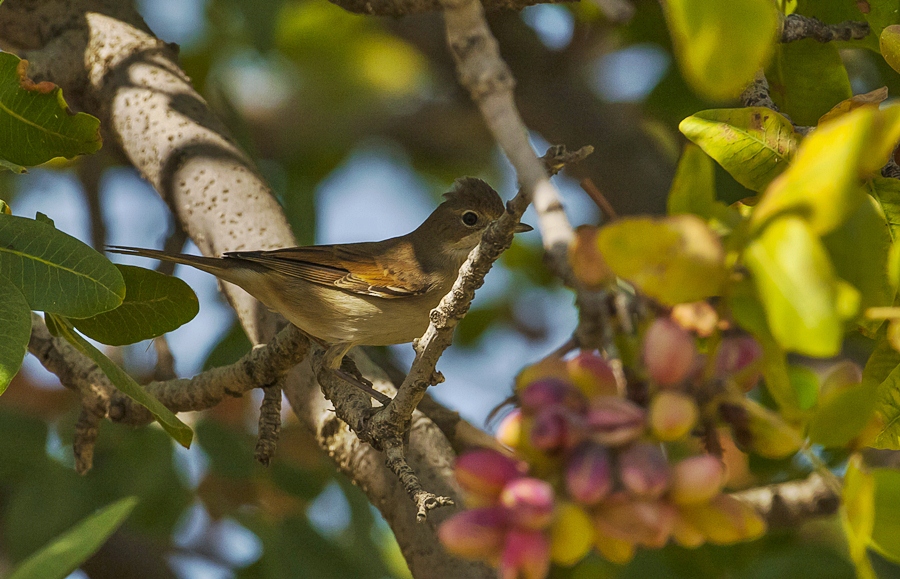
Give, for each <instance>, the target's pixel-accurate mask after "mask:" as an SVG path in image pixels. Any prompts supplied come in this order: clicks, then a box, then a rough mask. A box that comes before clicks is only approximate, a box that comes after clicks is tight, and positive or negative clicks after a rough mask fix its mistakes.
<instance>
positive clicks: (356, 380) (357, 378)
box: [332, 358, 391, 406]
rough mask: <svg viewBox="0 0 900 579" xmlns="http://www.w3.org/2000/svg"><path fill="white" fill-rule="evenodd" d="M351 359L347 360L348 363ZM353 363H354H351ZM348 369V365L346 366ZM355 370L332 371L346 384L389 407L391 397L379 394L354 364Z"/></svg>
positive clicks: (339, 369)
mask: <svg viewBox="0 0 900 579" xmlns="http://www.w3.org/2000/svg"><path fill="white" fill-rule="evenodd" d="M347 360H349V358H345V359H344V361H345V362H346V361H347ZM351 362H352V361H351ZM345 367H346V365H345ZM353 370H355V372H352V373H351V372H348V371H346V370H345V369H344V368H335V369H333V370H332V372H334V374H335V376H337V377H339V378H340V379H341V380H343V381H344V382H349V383H350V384H352V385H354V386H356V387H357V388H359V389H360V390H362V391H363V392H365V393H366V394H368V395H369V396H371V397H372V398H374V399H375V400H377V401H378V402H381V403H382V404H383V405H385V406H386V405H387V404H388V403H389V402H390V401H391V397H390V396H388V395H386V394H383V393H381V392H379V391H378V390H376V389H375V388H373V387H372V382H370V381H369V380H366V379H365V378H364V377H363V376H362V374H360V372H359V369H357V368H356V364H353Z"/></svg>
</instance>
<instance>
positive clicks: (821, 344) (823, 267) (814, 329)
mask: <svg viewBox="0 0 900 579" xmlns="http://www.w3.org/2000/svg"><path fill="white" fill-rule="evenodd" d="M744 258H745V261H746V264H747V267H748V268H749V269H750V271H751V272H752V273H753V279H754V281H755V283H756V287H757V291H758V292H759V296H760V298H761V300H762V302H763V304H764V306H765V310H766V319H767V320H768V322H769V327H770V328H771V330H772V335H774V336H775V339H776V340H777V341H778V343H779V344H781V346H783V347H784V348H785V349H787V350H791V351H795V352H799V353H802V354H806V355H809V356H833V355H835V354H837V352H838V351H839V350H840V346H841V342H842V340H843V335H844V332H843V320H842V316H841V313H842V312H841V310H842V304H841V303H840V301H839V300H840V299H841V297H842V296H841V295H840V290H839V287H838V283H837V281H838V280H837V278H836V277H835V275H834V269H833V266H832V265H831V262H830V260H829V259H828V254H827V253H826V252H825V249H824V247H822V244H821V242H820V241H819V239H818V238H817V237H816V236H815V234H814V233H813V232H812V231H811V230H810V228H809V226H808V225H807V224H806V222H805V221H804V220H803V219H801V218H799V217H792V216H785V217H781V218H779V219H777V220H775V221H774V222H772V223H771V224H769V225H768V226H767V227H766V229H765V230H764V231H763V232H762V234H761V235H760V236H759V237H758V238H756V239H754V240H753V241H751V242H750V244H749V245H748V246H747V249H746V251H745V256H744Z"/></svg>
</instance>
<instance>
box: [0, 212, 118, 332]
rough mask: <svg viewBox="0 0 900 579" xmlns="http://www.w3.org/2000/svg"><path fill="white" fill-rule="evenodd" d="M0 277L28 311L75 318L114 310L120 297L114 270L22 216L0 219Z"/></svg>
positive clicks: (84, 247) (70, 239)
mask: <svg viewBox="0 0 900 579" xmlns="http://www.w3.org/2000/svg"><path fill="white" fill-rule="evenodd" d="M0 276H2V277H5V278H6V279H8V280H10V281H11V282H12V283H13V284H15V285H16V287H18V288H19V291H21V292H22V295H24V296H25V299H26V300H27V301H28V304H29V305H30V306H31V309H34V310H42V311H46V312H52V313H56V314H61V315H65V316H71V317H75V318H83V317H87V316H92V315H95V314H99V313H100V312H105V311H108V310H111V309H113V308H115V307H117V306H118V305H119V304H121V303H122V298H123V297H124V296H125V282H124V281H123V280H122V275H121V274H120V273H119V270H117V269H116V268H115V266H114V265H113V264H112V263H111V262H110V261H109V260H108V259H106V258H105V257H103V256H102V255H100V254H99V253H97V252H96V251H94V250H93V249H91V248H90V247H88V246H87V245H85V244H84V243H82V242H80V241H78V240H77V239H75V238H74V237H72V236H70V235H66V234H65V233H63V232H61V231H59V230H57V229H55V228H54V227H53V226H51V225H48V224H46V223H41V222H39V221H35V220H32V219H25V218H24V217H14V216H11V215H0Z"/></svg>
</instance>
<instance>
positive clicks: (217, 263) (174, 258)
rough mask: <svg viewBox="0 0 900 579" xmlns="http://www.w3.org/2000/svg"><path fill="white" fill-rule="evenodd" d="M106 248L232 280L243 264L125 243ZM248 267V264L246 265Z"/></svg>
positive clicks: (109, 250) (113, 251) (236, 261)
mask: <svg viewBox="0 0 900 579" xmlns="http://www.w3.org/2000/svg"><path fill="white" fill-rule="evenodd" d="M106 250H107V251H108V252H110V253H120V254H122V255H137V256H139V257H149V258H152V259H159V260H161V261H170V262H172V263H181V264H184V265H189V266H191V267H195V268H197V269H199V270H200V271H205V272H207V273H211V274H213V275H214V276H216V277H220V278H222V279H224V280H226V281H231V279H230V278H231V277H232V276H231V275H229V273H230V272H232V271H233V270H234V269H235V267H236V266H239V265H241V264H239V263H238V261H242V260H229V259H224V258H221V257H203V256H199V255H186V254H183V253H170V252H168V251H160V250H158V249H143V248H141V247H127V246H123V245H109V246H107V247H106ZM245 267H246V266H245Z"/></svg>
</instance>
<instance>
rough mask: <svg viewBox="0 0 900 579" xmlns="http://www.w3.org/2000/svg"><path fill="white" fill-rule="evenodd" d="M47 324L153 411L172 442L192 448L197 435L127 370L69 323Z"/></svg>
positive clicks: (50, 316)
mask: <svg viewBox="0 0 900 579" xmlns="http://www.w3.org/2000/svg"><path fill="white" fill-rule="evenodd" d="M45 320H46V322H47V327H48V328H51V327H52V328H53V331H55V332H57V333H58V334H59V335H61V336H62V337H64V338H65V339H66V340H68V341H69V343H71V344H72V345H73V346H75V347H76V348H78V350H79V351H80V352H81V353H82V354H84V355H85V356H87V357H88V358H90V359H91V360H93V361H94V363H96V364H97V366H99V367H100V369H101V370H102V371H103V373H104V374H106V377H107V378H109V380H110V382H112V383H113V384H114V385H115V387H116V388H118V389H119V390H120V391H121V392H122V393H123V394H125V395H126V396H128V397H129V398H131V399H133V400H134V401H135V402H137V403H138V404H140V405H141V406H143V407H144V408H146V409H147V410H149V411H150V413H151V414H152V415H153V417H154V418H155V419H156V420H157V422H159V424H160V426H162V427H163V429H164V430H165V431H166V432H168V433H169V435H170V436H171V437H172V438H174V439H175V440H176V441H177V442H178V443H179V444H181V445H182V446H184V447H185V448H188V447H190V445H191V439H192V438H193V432H192V431H191V429H190V427H188V426H187V425H186V424H185V423H183V422H182V421H181V420H179V419H178V417H177V416H175V414H173V413H172V411H171V410H169V409H168V408H166V407H165V406H163V404H162V403H161V402H160V401H159V400H157V399H156V398H155V397H154V396H153V395H151V394H150V393H149V392H147V391H146V390H144V389H143V388H142V387H141V385H140V384H138V383H137V382H135V381H134V378H132V377H131V376H129V375H128V373H127V372H125V370H123V369H121V368H120V367H119V366H118V365H116V364H115V363H114V362H113V361H112V360H110V359H109V358H107V357H106V356H105V355H104V354H103V352H101V351H100V350H98V349H97V348H95V347H94V346H93V345H92V344H91V343H90V342H88V341H87V340H85V339H84V338H82V337H81V336H80V335H79V334H78V332H76V331H75V329H74V327H73V326H72V325H71V323H70V322H69V320H67V319H65V318H62V317H59V316H55V315H53V314H48V315H47V316H46V317H45Z"/></svg>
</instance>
